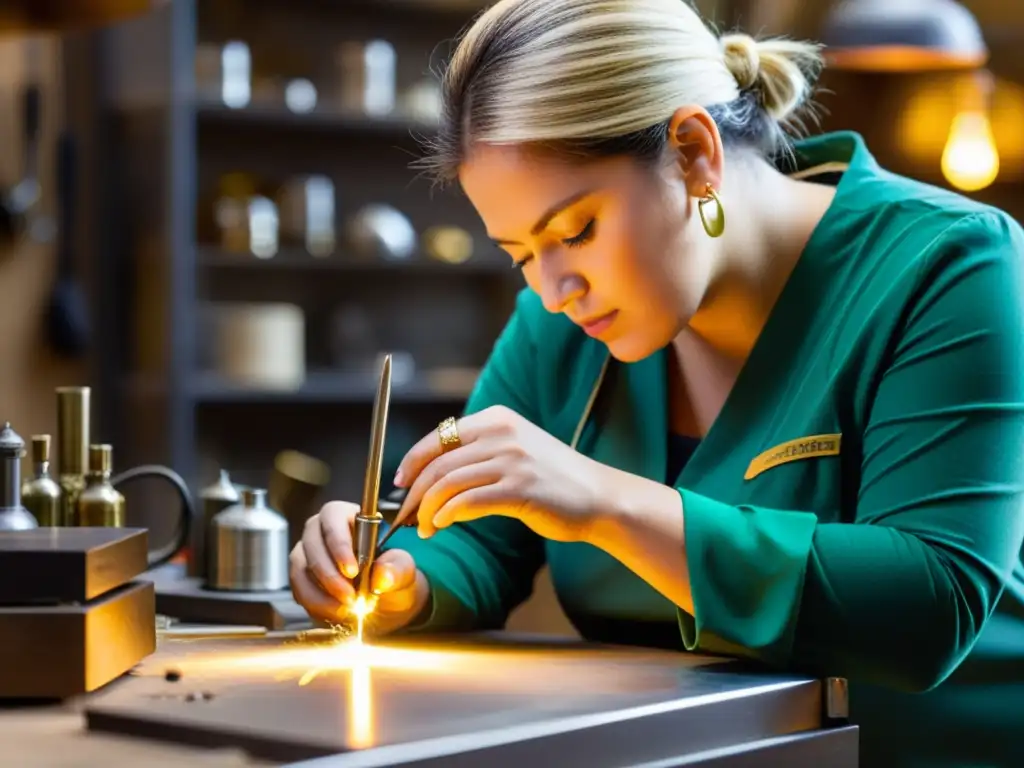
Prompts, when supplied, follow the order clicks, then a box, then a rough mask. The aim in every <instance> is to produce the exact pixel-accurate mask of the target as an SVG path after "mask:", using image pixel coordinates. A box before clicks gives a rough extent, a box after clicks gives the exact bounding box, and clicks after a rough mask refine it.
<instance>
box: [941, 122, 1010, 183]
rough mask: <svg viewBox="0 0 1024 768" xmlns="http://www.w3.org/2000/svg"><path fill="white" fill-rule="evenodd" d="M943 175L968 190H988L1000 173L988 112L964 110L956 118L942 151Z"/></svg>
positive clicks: (997, 153) (950, 181) (997, 152)
mask: <svg viewBox="0 0 1024 768" xmlns="http://www.w3.org/2000/svg"><path fill="white" fill-rule="evenodd" d="M942 174H943V175H944V176H945V177H946V179H947V180H948V181H949V183H950V184H952V185H953V186H954V187H956V188H957V189H961V190H963V191H964V192H977V191H978V190H980V189H984V188H985V187H987V186H989V185H990V184H992V182H994V181H995V180H996V178H997V177H998V176H999V151H998V150H997V149H996V140H995V136H994V135H993V134H992V124H991V123H990V122H989V119H988V115H987V114H986V113H985V112H984V111H981V110H978V111H966V112H961V113H960V114H958V115H957V116H956V117H955V118H954V119H953V125H952V126H951V127H950V129H949V138H948V139H947V140H946V148H945V149H944V150H943V152H942Z"/></svg>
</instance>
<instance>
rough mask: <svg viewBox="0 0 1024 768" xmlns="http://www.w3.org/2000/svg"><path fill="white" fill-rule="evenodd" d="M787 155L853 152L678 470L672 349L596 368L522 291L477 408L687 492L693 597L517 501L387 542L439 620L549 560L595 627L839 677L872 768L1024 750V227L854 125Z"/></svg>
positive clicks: (463, 619)
mask: <svg viewBox="0 0 1024 768" xmlns="http://www.w3.org/2000/svg"><path fill="white" fill-rule="evenodd" d="M798 156H799V158H800V161H801V164H802V165H803V166H804V167H810V166H817V165H820V164H822V163H826V162H835V161H839V162H842V163H848V164H849V167H848V169H847V170H846V172H845V173H844V174H843V175H842V178H841V180H840V181H839V182H838V189H837V194H836V198H835V202H834V203H833V205H832V207H831V208H830V209H829V211H828V213H827V214H826V216H825V218H824V220H823V221H822V222H821V224H820V225H819V226H818V228H817V229H816V230H815V232H814V234H813V236H812V238H811V240H810V242H809V243H808V245H807V248H806V249H805V252H804V254H803V255H802V257H801V259H800V261H799V262H798V264H797V266H796V267H795V269H794V271H793V273H792V275H791V277H790V279H789V281H788V283H787V285H786V287H785V289H784V291H783V293H782V296H781V297H780V298H779V300H778V302H777V305H776V307H775V309H774V311H773V312H772V314H771V316H770V318H769V320H768V323H767V325H766V327H765V328H764V330H763V332H762V334H761V337H760V338H759V340H758V342H757V344H756V346H755V348H754V350H753V352H752V354H751V356H750V358H749V360H748V361H747V363H746V365H745V366H744V368H743V370H742V372H741V374H740V376H739V379H738V381H737V382H736V385H735V388H734V390H733V391H732V393H731V395H730V396H729V398H728V400H727V402H726V404H725V407H724V408H723V409H722V411H721V414H720V416H719V417H718V419H717V421H716V422H715V423H714V425H713V427H712V428H711V430H710V432H709V433H708V434H707V435H706V436H705V438H704V439H703V440H702V441H701V443H700V445H699V447H698V448H697V450H696V452H695V453H694V454H693V456H692V458H691V459H690V460H689V462H688V463H687V464H686V466H685V468H684V470H683V471H682V473H681V474H680V475H679V476H678V477H672V478H666V476H665V467H666V446H667V443H668V437H669V435H668V432H669V427H668V423H669V422H668V413H667V398H666V386H667V379H666V369H665V366H666V357H667V356H666V354H665V353H663V352H662V353H657V354H655V355H652V356H651V357H649V358H647V359H645V360H643V361H641V362H639V363H635V364H630V365H624V364H619V363H616V362H614V361H613V362H611V363H610V364H609V365H608V366H607V369H606V367H605V364H606V361H607V360H608V353H607V350H606V348H605V347H604V345H603V344H601V343H600V342H598V341H596V340H593V339H591V338H589V337H587V336H586V335H585V334H583V333H582V332H581V331H580V330H579V329H578V328H576V326H574V325H573V324H572V323H570V322H569V321H568V320H567V319H566V318H565V317H563V316H554V315H550V314H548V313H547V312H545V310H544V309H543V307H542V306H541V302H540V300H539V298H538V297H537V296H536V295H535V294H534V293H532V292H531V291H529V290H526V291H524V292H523V293H522V294H521V295H520V297H519V300H518V303H517V307H516V311H515V313H514V315H513V316H512V318H511V320H510V321H509V323H508V326H507V327H506V329H505V331H504V332H503V334H502V335H501V337H500V339H499V340H498V342H497V344H496V346H495V348H494V351H493V354H492V356H491V358H490V361H489V362H488V364H487V366H486V367H485V369H484V371H483V372H482V374H481V376H480V379H479V382H478V384H477V386H476V389H475V391H474V392H473V395H472V397H471V398H470V401H469V404H468V409H467V410H468V411H469V412H472V411H478V410H481V409H483V408H486V407H488V406H491V405H494V404H502V405H506V406H508V407H510V408H512V409H514V410H516V411H518V412H519V413H521V414H522V415H523V416H525V417H526V418H528V419H529V420H531V421H532V422H534V423H536V424H538V425H539V426H541V427H543V428H544V429H545V430H547V431H549V432H550V433H551V434H553V435H554V436H556V437H558V438H559V439H561V440H563V441H566V442H571V441H572V440H573V437H574V435H575V433H576V430H577V426H578V425H580V424H581V421H582V423H583V429H582V433H581V434H580V436H579V441H578V446H577V447H578V450H580V451H581V452H583V453H584V454H586V455H589V456H592V457H594V458H595V459H597V460H599V461H601V462H603V463H606V464H609V465H612V466H615V467H618V468H620V469H623V470H626V471H628V472H632V473H635V474H638V475H643V476H645V477H648V478H651V479H654V480H658V481H660V482H668V483H669V484H671V485H673V486H675V487H676V488H677V489H678V490H679V493H680V494H681V496H682V500H683V510H684V520H685V532H686V548H687V557H688V562H689V568H690V579H691V583H692V591H693V600H694V615H692V616H691V615H689V614H686V613H684V612H682V611H680V610H678V609H676V608H675V606H673V605H671V604H670V603H669V602H668V601H667V600H666V599H665V598H664V597H662V596H661V595H660V594H659V593H657V592H655V591H654V590H653V589H651V588H650V587H649V586H648V585H647V584H646V583H644V582H642V581H641V580H640V579H639V578H637V577H636V576H635V575H634V574H633V573H632V572H631V571H629V570H628V569H626V568H625V567H623V566H622V565H621V564H619V563H618V562H617V561H616V560H614V559H613V558H612V557H611V556H609V555H607V554H606V553H604V552H602V551H598V550H596V549H595V548H593V547H590V546H588V545H584V544H563V543H555V542H548V541H544V540H542V539H540V538H539V537H538V536H536V535H535V534H533V533H532V532H531V531H530V530H529V529H527V528H526V527H525V526H523V525H522V524H520V523H519V522H517V521H514V520H510V519H505V518H491V519H485V520H481V521H477V522H474V523H471V524H466V525H458V526H455V527H453V528H451V529H448V530H445V531H442V532H441V533H439V534H438V535H437V536H435V537H434V538H433V539H431V540H429V541H421V540H419V539H418V538H417V537H416V536H415V533H414V532H406V531H403V532H400V533H398V534H397V535H396V536H397V538H396V539H394V540H393V541H395V546H400V547H402V548H405V549H407V550H409V551H410V552H411V553H412V554H413V556H414V557H415V559H416V561H417V563H418V565H419V567H420V569H421V570H422V571H423V573H424V574H425V575H426V577H427V579H428V580H429V582H430V584H431V588H432V596H433V609H432V614H431V616H430V617H429V620H428V622H427V627H428V628H431V629H433V628H436V629H442V628H443V629H471V628H495V627H501V626H503V624H504V622H505V620H506V617H507V616H508V614H509V612H510V611H511V610H512V609H513V608H514V607H515V606H517V605H518V604H519V603H520V602H522V601H523V600H524V599H526V598H527V597H528V595H529V593H530V591H531V588H532V583H533V578H534V576H535V574H536V573H537V571H538V569H539V568H540V567H541V566H542V565H544V564H545V563H546V564H548V565H549V566H550V569H551V575H552V580H553V583H554V586H555V588H556V590H557V593H558V596H559V600H560V602H561V604H562V606H563V608H564V610H565V612H566V615H567V616H568V618H569V619H570V620H571V621H573V622H574V623H575V624H576V626H577V627H578V628H580V629H581V631H582V632H583V634H584V635H585V636H587V637H591V638H592V639H595V640H601V641H608V642H621V643H631V642H632V643H639V644H644V643H645V642H648V641H646V640H645V638H648V637H653V635H652V634H651V631H650V630H651V628H652V627H660V629H661V630H662V636H664V632H665V631H666V630H667V631H668V632H669V633H670V634H671V635H673V636H677V637H678V638H679V639H680V640H681V642H679V644H678V647H679V650H680V651H681V652H685V651H694V652H700V653H710V654H724V655H730V656H742V657H748V658H752V659H755V660H758V661H761V662H763V663H765V664H767V665H771V666H773V667H782V668H787V669H792V670H796V671H801V672H806V673H810V674H814V675H821V676H825V675H837V676H844V677H847V678H849V679H850V681H851V690H852V702H851V706H852V713H853V716H854V720H855V721H857V722H859V723H860V724H861V725H862V726H863V728H862V740H863V751H864V760H865V762H864V763H863V764H864V765H871V766H885V765H893V766H917V765H928V766H938V765H965V766H966V765H971V766H981V765H1000V766H1002V765H1007V766H1009V765H1015V764H1018V762H1017V758H1018V757H1019V758H1020V761H1019V764H1020V765H1024V568H1022V564H1021V544H1022V540H1024V281H1022V278H1024V274H1022V261H1021V255H1022V251H1024V233H1022V231H1021V229H1020V228H1019V227H1018V226H1017V224H1016V223H1014V222H1013V221H1012V220H1010V219H1009V218H1008V217H1007V216H1006V215H1004V214H1002V213H1000V212H999V211H996V210H993V209H991V208H987V207H984V206H982V205H979V204H976V203H974V202H972V201H970V200H968V199H965V198H963V197H960V196H957V195H953V194H951V193H948V192H945V191H942V190H939V189H935V188H932V187H929V186H926V185H923V184H919V183H917V182H914V181H911V180H908V179H905V178H901V177H898V176H895V175H892V174H890V173H887V172H886V171H884V170H882V169H881V168H879V166H878V165H877V164H876V162H875V161H874V159H873V158H872V157H871V155H870V154H869V153H868V151H867V149H866V148H865V147H864V145H863V143H862V141H861V139H860V137H858V136H857V135H855V134H850V133H843V134H832V135H828V136H824V137H819V138H816V139H813V140H810V141H806V142H802V143H801V144H799V145H798ZM598 387H599V388H600V397H599V399H598V404H597V405H596V406H595V408H594V410H593V412H592V413H591V414H590V415H589V418H586V419H584V414H586V412H587V404H588V401H589V400H590V398H591V394H592V392H593V391H594V390H595V388H598ZM993 612H994V613H995V616H994V617H992V615H993ZM990 617H992V618H991V619H990ZM965 660H966V661H965ZM933 689H934V690H933ZM924 691H928V692H927V693H922V692H924ZM1014 731H1016V732H1017V733H1019V734H1021V736H1020V737H1017V738H1019V739H1020V742H1019V746H1018V743H1017V741H1016V740H1015V737H1014ZM1008 760H1009V761H1010V762H1007V761H1008Z"/></svg>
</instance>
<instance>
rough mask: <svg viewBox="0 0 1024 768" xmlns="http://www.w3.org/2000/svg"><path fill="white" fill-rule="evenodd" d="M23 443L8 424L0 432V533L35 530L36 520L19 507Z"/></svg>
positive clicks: (23, 453)
mask: <svg viewBox="0 0 1024 768" xmlns="http://www.w3.org/2000/svg"><path fill="white" fill-rule="evenodd" d="M24 455H25V441H24V440H22V439H21V435H19V434H18V433H17V432H15V431H14V428H13V427H11V424H10V422H7V423H6V424H4V427H3V429H2V430H0V531H24V530H28V529H31V528H36V527H37V523H36V519H35V518H34V517H33V516H32V515H31V514H30V513H29V512H28V510H26V509H25V508H24V507H23V506H22V505H21V459H22V457H24Z"/></svg>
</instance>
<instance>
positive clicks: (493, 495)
mask: <svg viewBox="0 0 1024 768" xmlns="http://www.w3.org/2000/svg"><path fill="white" fill-rule="evenodd" d="M521 506H522V505H520V504H509V503H508V497H507V494H506V493H505V492H504V490H502V488H501V486H500V485H499V484H497V483H495V484H492V485H486V486H480V487H477V488H471V489H469V490H467V491H464V492H463V493H459V494H456V495H455V496H453V497H452V498H450V499H449V500H448V501H447V502H445V504H444V505H443V506H442V507H441V508H440V509H439V510H438V511H437V514H436V515H434V526H435V527H436V528H437V529H438V530H442V529H444V528H447V527H448V526H450V525H454V524H455V523H468V522H470V521H472V520H479V519H480V518H482V517H493V516H496V515H500V516H501V517H517V514H516V512H517V510H519V509H520V508H521Z"/></svg>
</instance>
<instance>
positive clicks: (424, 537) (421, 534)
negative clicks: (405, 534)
mask: <svg viewBox="0 0 1024 768" xmlns="http://www.w3.org/2000/svg"><path fill="white" fill-rule="evenodd" d="M416 533H417V534H419V537H420V538H421V539H429V538H430V537H429V536H428V535H427V532H426V531H424V530H421V529H419V528H417V529H416Z"/></svg>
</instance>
